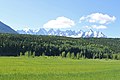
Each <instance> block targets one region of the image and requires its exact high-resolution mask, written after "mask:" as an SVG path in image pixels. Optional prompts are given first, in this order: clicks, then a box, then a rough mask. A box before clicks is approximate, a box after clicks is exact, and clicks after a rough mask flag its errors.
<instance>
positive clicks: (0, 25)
mask: <svg viewBox="0 0 120 80" xmlns="http://www.w3.org/2000/svg"><path fill="white" fill-rule="evenodd" d="M0 33H12V34H17V32H16V31H15V30H13V29H12V28H11V27H9V26H8V25H6V24H4V23H2V22H1V21H0Z"/></svg>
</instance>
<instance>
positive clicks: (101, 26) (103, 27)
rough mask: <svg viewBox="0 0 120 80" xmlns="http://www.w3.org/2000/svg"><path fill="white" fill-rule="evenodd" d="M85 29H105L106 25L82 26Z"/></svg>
mask: <svg viewBox="0 0 120 80" xmlns="http://www.w3.org/2000/svg"><path fill="white" fill-rule="evenodd" d="M84 28H87V29H107V26H104V25H92V26H84Z"/></svg>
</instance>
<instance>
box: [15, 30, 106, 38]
mask: <svg viewBox="0 0 120 80" xmlns="http://www.w3.org/2000/svg"><path fill="white" fill-rule="evenodd" d="M17 32H18V33H19V34H32V35H56V36H66V37H73V38H80V37H83V38H89V37H95V38H106V37H107V36H106V35H104V34H103V33H102V32H99V31H93V30H91V29H90V30H89V31H86V32H84V31H82V30H79V31H72V30H66V31H61V30H60V29H58V30H54V29H49V30H46V29H44V28H40V29H39V30H31V29H24V30H17Z"/></svg>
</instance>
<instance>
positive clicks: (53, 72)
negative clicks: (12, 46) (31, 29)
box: [0, 57, 120, 80]
mask: <svg viewBox="0 0 120 80" xmlns="http://www.w3.org/2000/svg"><path fill="white" fill-rule="evenodd" d="M0 80H120V61H119V60H118V61H117V60H107V61H106V60H88V59H84V60H73V59H63V58H60V57H36V58H24V57H22V58H21V57H0Z"/></svg>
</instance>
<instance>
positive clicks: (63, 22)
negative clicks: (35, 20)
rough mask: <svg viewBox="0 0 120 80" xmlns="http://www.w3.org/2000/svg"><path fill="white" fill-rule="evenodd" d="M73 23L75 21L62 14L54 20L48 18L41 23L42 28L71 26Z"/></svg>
mask: <svg viewBox="0 0 120 80" xmlns="http://www.w3.org/2000/svg"><path fill="white" fill-rule="evenodd" d="M74 25H75V22H74V21H73V20H71V19H69V18H66V17H64V16H62V17H58V18H57V19H55V20H50V21H48V22H47V23H46V24H44V25H43V27H44V28H71V27H72V26H74Z"/></svg>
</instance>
